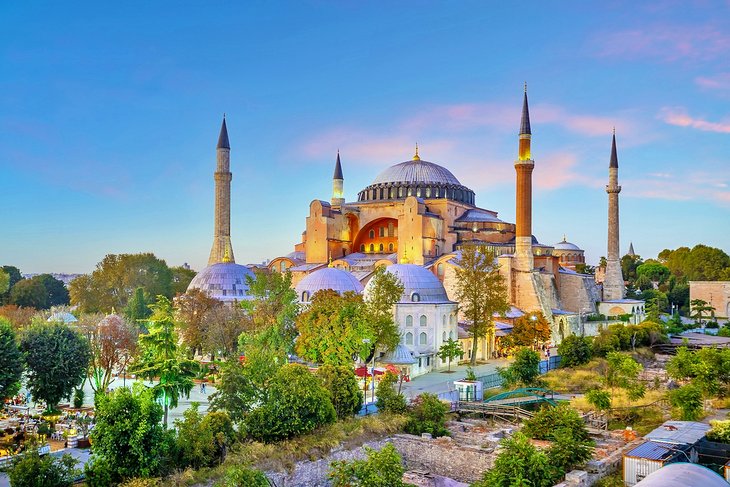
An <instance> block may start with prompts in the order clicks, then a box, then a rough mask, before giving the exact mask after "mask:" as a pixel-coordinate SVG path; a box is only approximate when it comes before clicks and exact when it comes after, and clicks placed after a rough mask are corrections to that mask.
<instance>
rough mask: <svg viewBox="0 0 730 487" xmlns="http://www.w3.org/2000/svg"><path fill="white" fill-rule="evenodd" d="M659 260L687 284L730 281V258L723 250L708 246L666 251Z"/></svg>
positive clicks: (662, 252) (663, 251)
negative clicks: (687, 282) (690, 282)
mask: <svg viewBox="0 0 730 487" xmlns="http://www.w3.org/2000/svg"><path fill="white" fill-rule="evenodd" d="M658 260H659V262H661V263H662V264H664V265H666V266H667V267H668V268H669V270H670V271H671V272H672V275H673V276H676V277H678V278H682V279H684V280H685V282H686V281H717V280H726V279H730V256H728V255H727V254H726V253H725V252H724V251H723V250H722V249H718V248H714V247H709V246H707V245H695V246H694V247H693V248H692V249H690V248H688V247H679V248H678V249H675V250H669V249H664V250H662V251H661V252H660V253H659V259H658Z"/></svg>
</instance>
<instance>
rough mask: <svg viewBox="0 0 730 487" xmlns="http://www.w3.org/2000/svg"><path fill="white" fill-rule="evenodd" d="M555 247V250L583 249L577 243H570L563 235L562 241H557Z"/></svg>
mask: <svg viewBox="0 0 730 487" xmlns="http://www.w3.org/2000/svg"><path fill="white" fill-rule="evenodd" d="M554 247H555V250H581V251H582V249H581V248H580V247H578V246H577V245H576V244H574V243H570V242H568V241H567V240H565V237H563V241H562V242H558V243H556V244H555V245H554Z"/></svg>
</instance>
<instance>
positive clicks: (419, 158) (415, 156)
mask: <svg viewBox="0 0 730 487" xmlns="http://www.w3.org/2000/svg"><path fill="white" fill-rule="evenodd" d="M413 160H414V161H420V160H421V157H420V156H419V155H418V142H416V153H415V154H413Z"/></svg>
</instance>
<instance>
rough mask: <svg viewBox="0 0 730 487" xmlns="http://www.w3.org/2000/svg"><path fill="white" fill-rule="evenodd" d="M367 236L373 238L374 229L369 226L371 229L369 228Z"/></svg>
mask: <svg viewBox="0 0 730 487" xmlns="http://www.w3.org/2000/svg"><path fill="white" fill-rule="evenodd" d="M368 237H370V238H375V230H373V229H372V228H371V229H370V233H368Z"/></svg>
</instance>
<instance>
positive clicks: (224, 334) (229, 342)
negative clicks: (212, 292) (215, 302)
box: [202, 306, 253, 358]
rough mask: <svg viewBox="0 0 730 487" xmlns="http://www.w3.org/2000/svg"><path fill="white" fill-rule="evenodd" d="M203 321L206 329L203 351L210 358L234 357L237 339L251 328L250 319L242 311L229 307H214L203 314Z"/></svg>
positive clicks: (203, 338)
mask: <svg viewBox="0 0 730 487" xmlns="http://www.w3.org/2000/svg"><path fill="white" fill-rule="evenodd" d="M203 320H204V321H205V322H206V325H204V328H207V331H206V333H205V335H203V337H202V342H203V349H204V350H207V351H208V352H210V354H211V356H212V357H215V356H216V355H220V356H222V357H223V358H228V357H232V356H234V355H236V352H237V349H238V337H239V336H241V333H243V332H245V331H249V330H251V328H252V326H253V322H252V320H251V317H250V316H249V315H247V314H246V312H245V311H244V310H243V309H241V308H239V307H231V306H214V307H212V308H211V309H209V310H208V311H207V312H206V313H205V315H204V317H203Z"/></svg>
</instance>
